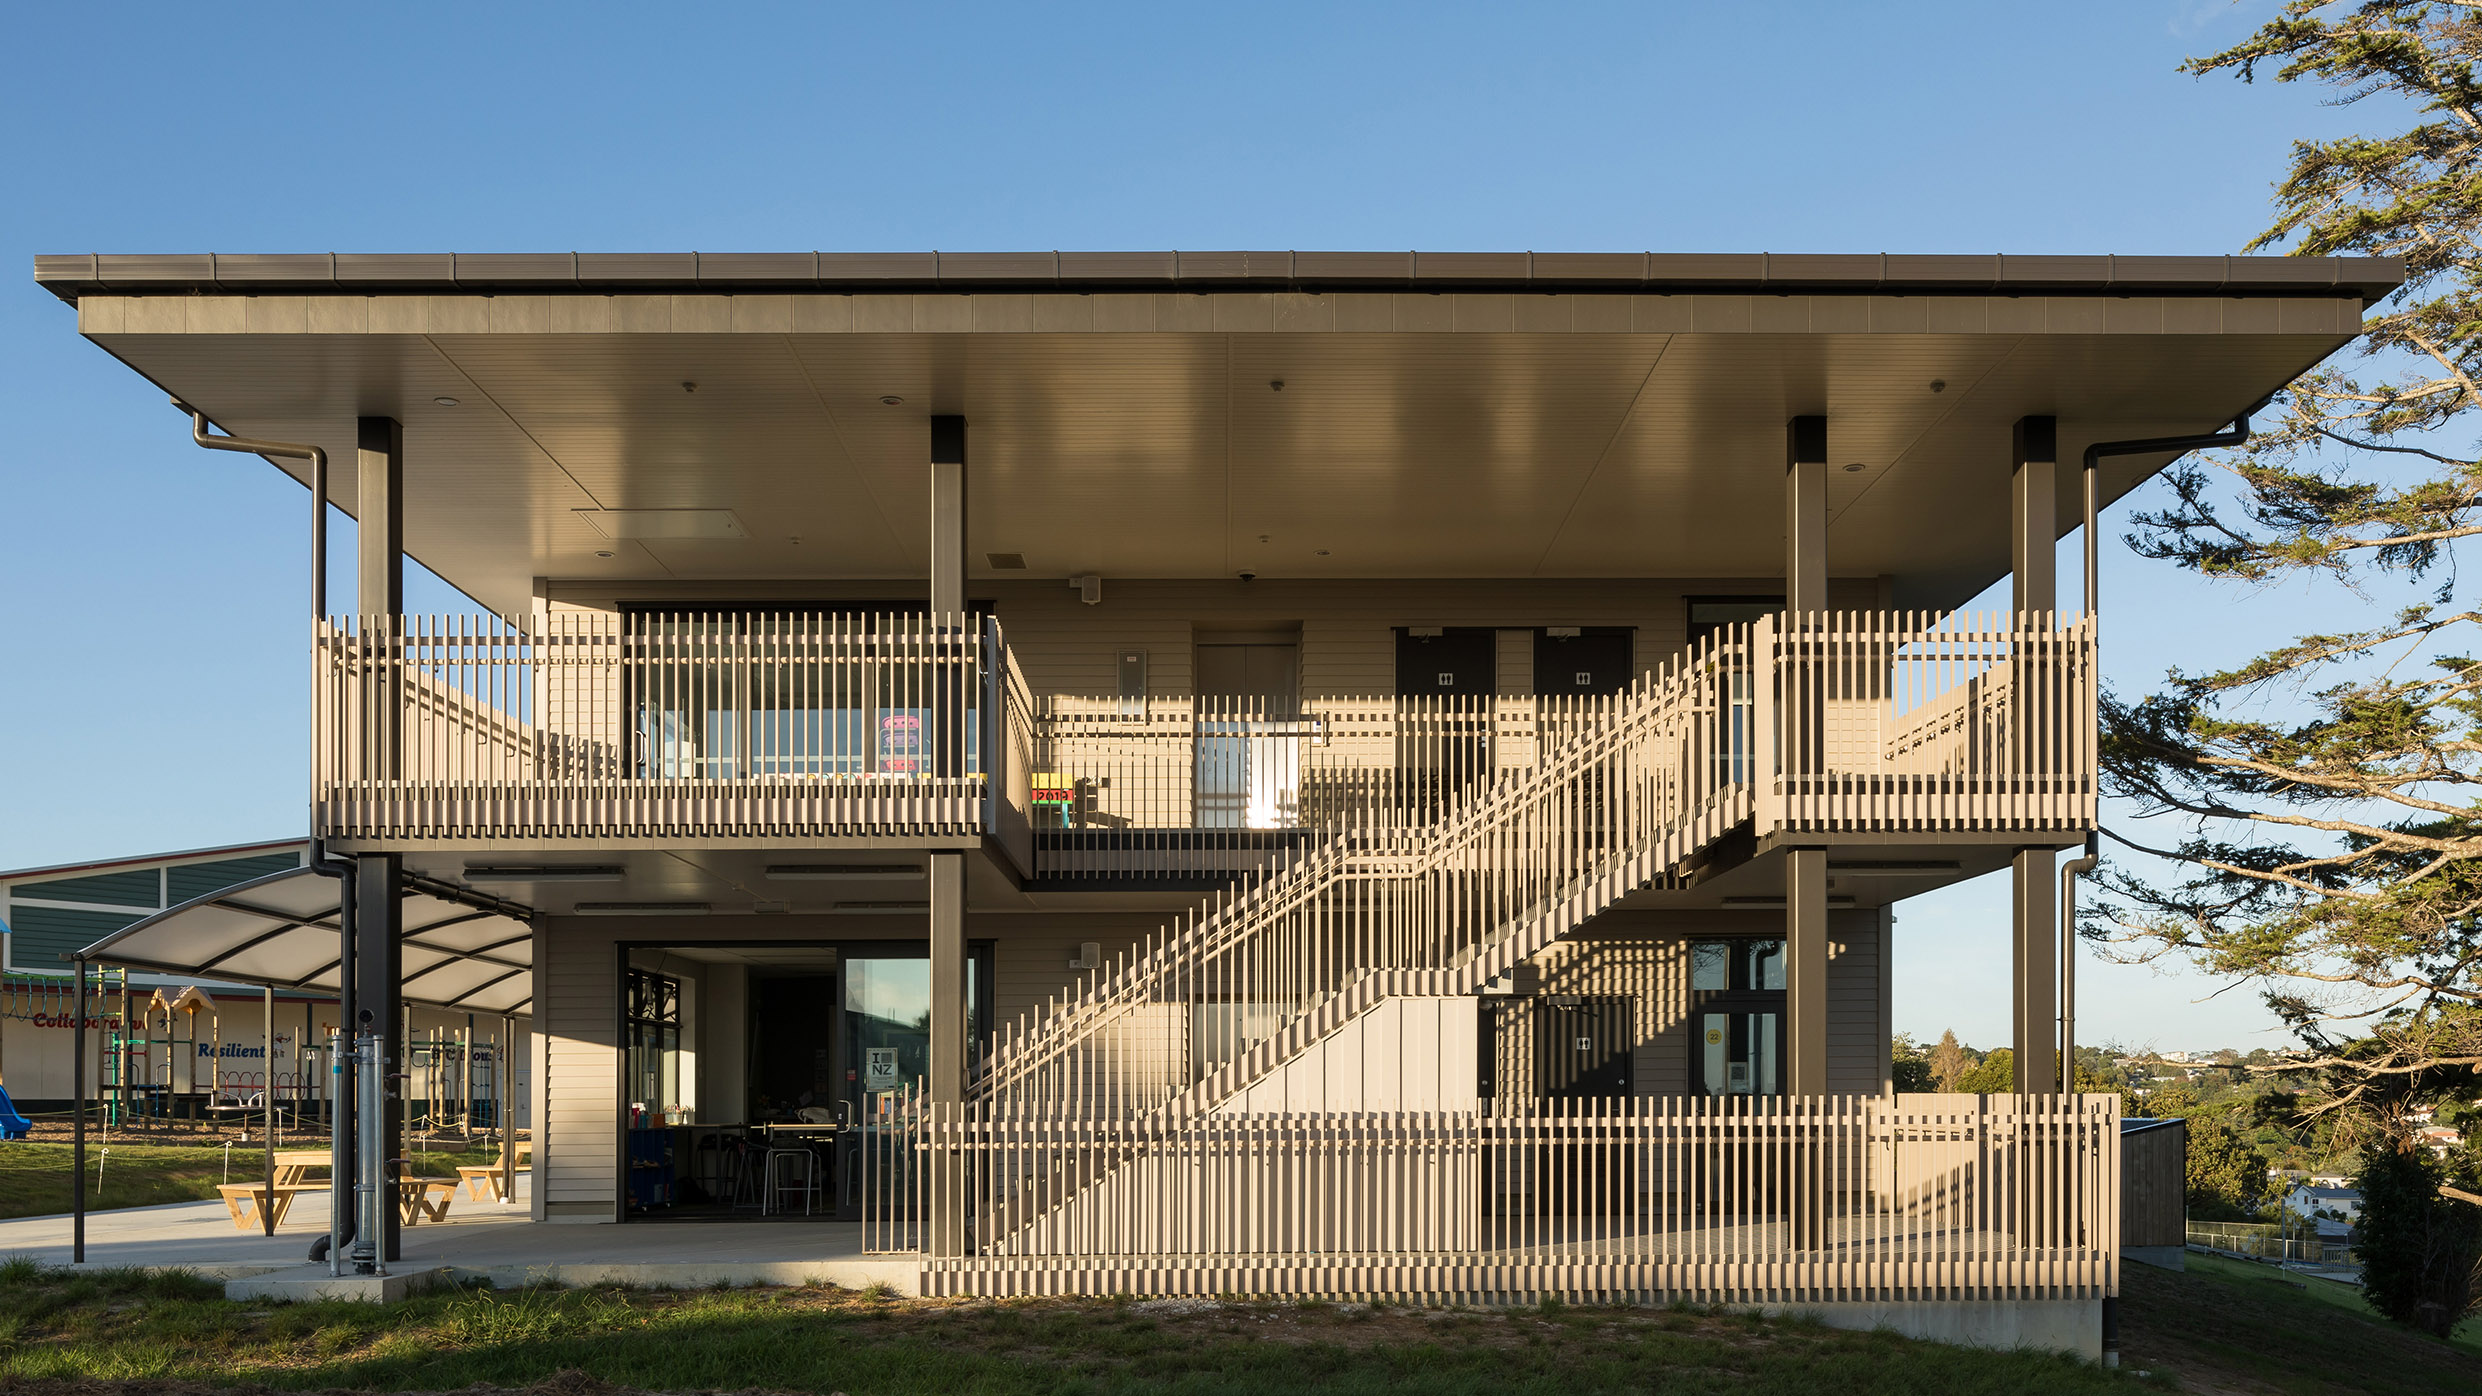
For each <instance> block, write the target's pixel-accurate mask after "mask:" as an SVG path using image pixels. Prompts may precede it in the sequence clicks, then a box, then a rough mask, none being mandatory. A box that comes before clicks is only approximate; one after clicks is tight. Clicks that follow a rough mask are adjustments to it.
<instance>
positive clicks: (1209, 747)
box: [312, 612, 2096, 882]
mask: <svg viewBox="0 0 2482 1396" xmlns="http://www.w3.org/2000/svg"><path fill="white" fill-rule="evenodd" d="M2094 636H2095V631H2094V625H2093V622H2092V620H2091V619H2090V618H2087V619H2074V618H2066V617H2061V616H2057V615H2051V614H2034V615H2013V614H1992V615H1983V616H1975V615H1929V614H1916V613H1903V612H1851V613H1847V612H1826V613H1820V614H1818V615H1815V616H1810V617H1806V618H1792V619H1783V618H1774V617H1770V618H1767V619H1764V620H1761V621H1759V622H1757V623H1755V624H1754V625H1745V626H1743V627H1741V628H1740V630H1739V631H1737V632H1736V634H1735V637H1734V638H1733V640H1732V642H1731V643H1729V644H1727V645H1725V646H1724V647H1723V648H1722V649H1720V650H1719V651H1717V653H1718V654H1719V655H1720V656H1722V657H1721V658H1719V659H1718V660H1717V661H1716V664H1715V672H1714V673H1713V674H1712V675H1711V679H1712V683H1711V685H1710V686H1711V688H1712V692H1711V693H1710V694H1709V696H1708V698H1707V699H1706V701H1705V707H1704V708H1703V709H1702V711H1703V714H1704V715H1703V717H1702V719H1701V721H1702V722H1703V723H1704V726H1705V729H1707V730H1704V731H1702V732H1701V733H1700V734H1699V735H1698V737H1697V740H1696V741H1695V742H1684V743H1681V744H1679V745H1678V746H1677V750H1678V751H1679V752H1681V753H1686V752H1687V751H1689V750H1690V749H1691V748H1692V747H1693V746H1694V747H1695V748H1696V749H1697V750H1699V751H1701V752H1703V753H1706V754H1707V755H1706V756H1703V757H1701V759H1714V760H1718V761H1721V762H1723V763H1725V766H1724V768H1723V770H1722V771H1721V774H1722V776H1723V777H1724V778H1725V779H1726V780H1727V781H1728V782H1731V783H1738V784H1745V785H1747V786H1749V787H1750V789H1751V792H1752V795H1753V798H1754V801H1755V806H1756V832H1757V834H1758V835H1759V836H1760V837H1761V838H1762V839H1764V838H1767V837H1769V836H1772V835H1775V834H1779V833H1797V834H1802V835H1816V836H1824V837H1828V838H1835V837H1842V836H1864V837H1867V836H1888V835H1897V836H1903V835H1913V834H1921V835H1928V836H1935V837H1937V838H1941V839H1949V840H1953V839H1959V838H1973V837H1977V836H1988V837H1990V838H1993V839H2006V838H2009V837H2012V836H2018V835H2023V834H2026V833H2029V832H2036V833H2045V834H2049V833H2057V832H2059V831H2067V830H2077V829H2082V828H2085V827H2088V826H2089V825H2090V824H2091V823H2092V820H2093V814H2094V802H2095V791H2096V783H2095V747H2094V735H2093V733H2094V713H2095V663H2094V658H2095V651H2094ZM317 676H318V683H317V686H316V694H315V698H316V706H315V722H316V730H317V750H316V757H315V761H314V789H313V792H312V800H313V807H314V810H315V816H316V822H317V827H318V829H319V831H320V833H321V834H322V835H323V836H324V837H326V838H327V839H329V840H330V841H332V842H333V843H335V844H336V845H337V846H339V847H341V848H346V849H382V848H390V847H403V848H416V847H460V846H463V847H489V846H493V845H505V846H512V847H515V846H539V847H565V846H574V847H581V848H585V847H601V848H616V849H618V848H631V847H662V846H664V845H666V844H668V843H680V842H683V841H696V842H697V843H699V844H701V845H706V846H729V845H750V846H760V847H819V846H834V845H850V846H854V847H883V848H894V847H943V846H945V847H955V846H961V845H971V844H974V843H978V842H980V841H981V840H983V839H985V838H995V839H998V840H1000V841H1001V843H1002V845H1003V846H1004V847H1005V848H1007V849H1008V850H1009V852H1010V854H1011V856H1012V857H1014V858H1015V859H1016V861H1017V862H1018V865H1019V867H1020V869H1021V871H1022V872H1024V873H1025V874H1026V875H1027V876H1029V877H1031V878H1036V879H1040V880H1046V881H1049V880H1064V881H1071V882H1074V881H1095V882H1111V881H1120V880H1128V879H1131V878H1153V879H1158V880H1160V879H1163V878H1166V877H1172V878H1194V879H1204V880H1212V879H1215V878H1219V877H1221V878H1229V877H1233V876H1238V875H1241V874H1243V873H1246V872H1249V871H1252V870H1255V869H1258V868H1262V867H1264V866H1266V865H1267V862H1268V860H1269V859H1270V858H1271V857H1273V856H1275V855H1276V854H1277V853H1278V852H1280V851H1282V850H1284V849H1287V848H1292V847H1297V846H1299V842H1300V840H1302V839H1304V838H1312V837H1319V836H1324V835H1325V834H1328V833H1331V832H1334V831H1338V830H1366V829H1384V828H1408V827H1419V826H1424V825H1427V824H1429V823H1431V822H1433V821H1434V820H1436V819H1437V818H1439V817H1441V815H1442V814H1443V812H1445V811H1446V810H1447V809H1449V808H1451V807H1453V806H1455V805H1457V804H1458V803H1459V802H1461V801H1464V800H1468V799H1471V798H1473V797H1475V796H1477V795H1478V794H1479V793H1481V792H1483V791H1486V790H1488V789H1490V788H1493V787H1494V786H1497V785H1501V784H1505V783H1506V782H1509V781H1513V780H1522V779H1524V778H1526V776H1527V774H1528V773H1529V772H1531V771H1533V770H1536V769H1538V768H1541V767H1543V766H1544V765H1545V764H1546V763H1549V762H1551V761H1552V760H1553V759H1554V758H1555V757H1556V755H1557V754H1558V753H1559V752H1560V751H1562V750H1564V749H1566V748H1567V747H1568V746H1569V745H1571V744H1573V743H1575V742H1577V741H1579V740H1581V739H1583V738H1584V737H1586V736H1588V735H1590V734H1592V733H1595V732H1598V731H1602V730H1606V729H1608V728H1609V727H1610V726H1611V725H1612V724H1615V723H1623V722H1626V721H1629V720H1631V716H1632V714H1633V713H1634V712H1635V709H1634V708H1633V707H1632V706H1631V705H1632V703H1633V702H1635V701H1637V700H1636V698H1635V697H1634V696H1633V695H1634V692H1635V691H1634V690H1632V691H1630V692H1624V693H1620V694H1615V695H1612V696H1610V697H1606V698H1590V699H1573V698H1532V697H1499V698H1480V699H1413V698H1399V697H1395V696H1382V697H1352V696H1312V697H1308V698H1305V699H1304V700H1302V701H1300V702H1299V703H1296V704H1291V705H1288V706H1286V707H1285V708H1284V709H1282V710H1278V709H1276V708H1274V707H1273V706H1271V705H1267V704H1253V703H1245V702H1239V701H1235V700H1229V699H1215V698H1164V697H1154V698H1149V699H1146V700H1143V701H1140V702H1136V703H1135V704H1134V705H1133V704H1132V703H1131V702H1130V701H1129V700H1123V699H1107V698H1092V697H1085V696H1080V695H1077V694H1064V693H1044V694H1040V695H1037V694H1034V693H1032V692H1030V691H1029V690H1028V688H1027V686H1026V683H1025V680H1024V678H1023V675H1022V673H1021V671H1020V669H1019V667H1018V662H1017V657H1016V656H1015V655H1014V654H1013V653H1012V652H1011V651H1010V649H1009V647H1008V644H1007V641H1006V638H1005V636H1004V635H1003V633H1002V631H1001V629H1000V627H999V625H998V624H997V623H996V622H992V621H987V620H986V621H975V620H971V619H969V618H967V617H963V616H952V617H933V616H923V615H886V616H850V615H787V616H754V617H730V616H718V617H705V618H690V619H688V620H678V621H672V622H668V623H666V624H665V625H663V626H660V627H649V626H647V625H646V624H645V623H643V622H633V621H631V620H630V619H629V618H627V617H624V616H619V615H611V614H603V613H580V614H561V615H554V616H545V617H534V618H529V619H497V618H481V619H475V618H464V617H361V618H347V619H342V620H338V621H334V622H330V623H328V624H326V625H324V626H323V627H322V628H321V630H320V633H319V661H318V666H317ZM1681 759H1686V757H1685V756H1683V757H1682V758H1681Z"/></svg>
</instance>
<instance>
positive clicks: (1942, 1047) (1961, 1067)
mask: <svg viewBox="0 0 2482 1396" xmlns="http://www.w3.org/2000/svg"><path fill="white" fill-rule="evenodd" d="M1973 1065H1974V1057H1973V1053H1971V1052H1968V1051H1966V1050H1965V1044H1963V1043H1961V1042H1959V1041H1957V1040H1956V1033H1955V1031H1954V1030H1953V1029H1951V1030H1950V1031H1947V1032H1943V1033H1941V1034H1939V1043H1938V1045H1937V1046H1935V1047H1933V1048H1931V1049H1930V1076H1931V1080H1932V1082H1933V1083H1935V1084H1936V1085H1937V1086H1938V1087H1939V1089H1940V1090H1943V1091H1954V1090H1960V1089H1962V1088H1961V1087H1959V1086H1958V1085H1957V1082H1959V1081H1962V1080H1964V1079H1965V1073H1966V1072H1968V1071H1971V1070H1973Z"/></svg>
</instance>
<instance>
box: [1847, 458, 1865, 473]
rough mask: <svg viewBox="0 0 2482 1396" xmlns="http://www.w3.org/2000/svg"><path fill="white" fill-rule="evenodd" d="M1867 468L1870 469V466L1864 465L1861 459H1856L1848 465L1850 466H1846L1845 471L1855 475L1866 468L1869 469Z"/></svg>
mask: <svg viewBox="0 0 2482 1396" xmlns="http://www.w3.org/2000/svg"><path fill="white" fill-rule="evenodd" d="M1867 469H1869V467H1868V466H1866V465H1863V464H1862V463H1861V462H1860V461H1855V462H1853V463H1852V464H1851V465H1848V466H1846V467H1845V468H1844V473H1845V474H1847V475H1854V474H1859V473H1860V472H1862V471H1864V470H1867Z"/></svg>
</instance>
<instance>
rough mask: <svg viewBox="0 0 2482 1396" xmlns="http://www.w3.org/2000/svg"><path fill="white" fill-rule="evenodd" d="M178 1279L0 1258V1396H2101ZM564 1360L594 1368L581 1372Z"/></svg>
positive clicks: (1853, 1369) (1690, 1350) (1419, 1346)
mask: <svg viewBox="0 0 2482 1396" xmlns="http://www.w3.org/2000/svg"><path fill="white" fill-rule="evenodd" d="M220 1294H221V1290H220V1289H219V1288H218V1287H216V1286H213V1285H207V1284H202V1283H200V1282H198V1281H195V1280H190V1279H186V1278H184V1277H180V1276H158V1277H147V1276H141V1275H135V1274H130V1273H126V1272H122V1273H107V1274H92V1275H81V1276H77V1277H74V1278H71V1277H65V1276H61V1275H59V1274H56V1273H55V1274H48V1275H47V1274H42V1273H39V1272H35V1271H34V1268H33V1267H31V1266H26V1265H23V1264H20V1265H17V1266H15V1267H13V1268H12V1269H8V1270H0V1389H5V1390H7V1391H9V1392H11V1393H12V1396H103V1393H130V1396H135V1393H138V1392H146V1393H150V1396H173V1394H174V1393H179V1392H181V1391H183V1390H184V1389H185V1388H188V1389H193V1390H196V1389H204V1388H206V1387H210V1386H220V1385H238V1384H248V1385H263V1386H265V1387H269V1388H274V1389H279V1390H306V1389H308V1390H316V1389H322V1388H343V1389H355V1390H371V1391H460V1392H464V1393H465V1394H466V1396H475V1393H473V1392H472V1391H470V1390H468V1388H471V1387H473V1386H474V1385H475V1384H477V1383H481V1384H483V1386H484V1389H486V1390H488V1389H491V1388H495V1387H496V1388H503V1389H505V1388H508V1387H527V1386H533V1387H536V1388H537V1389H538V1390H540V1391H542V1392H546V1393H549V1392H559V1393H584V1392H594V1391H603V1390H608V1389H609V1388H607V1387H605V1386H603V1385H602V1384H601V1383H602V1382H613V1383H620V1384H623V1385H625V1386H628V1387H634V1388H640V1389H646V1390H655V1391H712V1390H719V1389H721V1390H745V1389H751V1388H758V1389H764V1390H773V1391H805V1392H831V1391H841V1392H846V1393H849V1396H880V1394H881V1393H904V1392H926V1393H928V1392H940V1393H950V1392H976V1393H990V1394H991V1396H1008V1394H1009V1393H1020V1392H1023V1393H1037V1392H1040V1393H1070V1392H1077V1393H1087V1392H1091V1393H1115V1392H1155V1391H1164V1392H1178V1393H1182V1394H1183V1396H1224V1393H1243V1392H1249V1393H1258V1392H1281V1393H1285V1394H1286V1396H1308V1393H1322V1394H1323V1393H1343V1392H1417V1391H1418V1392H1423V1393H1448V1394H1449V1396H1457V1394H1459V1393H1467V1394H1470V1396H1586V1393H1596V1392H1622V1391H1626V1392H1649V1391H1659V1392H1666V1393H1674V1392H1677V1393H1693V1392H1696V1393H1703V1392H1718V1393H1720V1392H1733V1393H1743V1394H1744V1396H1773V1394H1775V1393H1781V1394H1782V1396H1821V1393H1823V1392H1827V1393H1834V1396H1880V1394H1881V1393H1885V1396H1898V1394H1899V1393H1902V1396H1923V1394H1924V1393H1932V1394H1935V1393H1954V1394H1955V1396H1969V1394H1972V1393H1991V1396H1999V1394H2000V1393H2010V1396H2013V1394H2014V1393H2020V1392H2028V1391H2044V1392H2049V1391H2061V1392H2084V1391H2111V1390H2128V1389H2131V1388H2132V1384H2131V1383H2129V1382H2127V1381H2125V1380H2120V1379H2115V1378H2114V1377H2112V1376H2111V1375H2109V1374H2107V1373H2104V1372H2102V1371H2100V1370H2099V1369H2095V1368H2090V1367H2085V1366H2082V1365H2080V1364H2078V1363H2074V1362H2071V1361H2068V1360H2066V1359H2062V1358H2053V1357H2037V1356H2032V1355H2027V1354H1993V1353H1982V1352H1972V1351H1968V1350H1966V1349H1963V1348H1950V1347H1942V1346H1939V1345H1937V1344H1934V1343H1917V1342H1912V1341H1909V1340H1906V1339H1903V1338H1897V1337H1894V1336H1891V1335H1887V1334H1870V1333H1843V1332H1837V1331H1834V1330H1830V1329H1826V1328H1820V1327H1816V1326H1813V1325H1810V1324H1806V1323H1798V1322H1769V1321H1765V1320H1761V1319H1756V1318H1747V1317H1727V1316H1717V1315H1709V1314H1704V1313H1692V1312H1688V1311H1678V1310H1645V1309H1633V1310H1609V1309H1556V1308H1555V1309H1549V1310H1530V1309H1529V1310H1524V1311H1519V1312H1514V1313H1486V1312H1472V1311H1457V1310H1427V1311H1426V1310H1411V1309H1393V1308H1382V1309H1371V1308H1366V1307H1361V1306H1354V1305H1343V1306H1330V1305H1294V1304H1232V1305H1216V1304H1197V1303H1194V1302H1193V1303H1187V1304H1184V1303H1181V1302H1179V1301H1173V1302H1169V1303H1155V1304H1147V1303H1116V1302H1108V1301H1098V1302H1089V1303H1062V1302H1049V1301H1046V1302H1041V1303H1033V1302H1028V1303H992V1302H989V1301H962V1302H960V1301H891V1300H886V1299H882V1298H874V1297H872V1296H869V1295H864V1294H856V1293H851V1292H847V1291H839V1290H832V1289H824V1288H821V1289H808V1288H802V1289H757V1290H708V1291H695V1292H688V1293H679V1292H648V1291H634V1292H633V1291H622V1290H609V1289H605V1290H565V1291H549V1290H519V1291H510V1292H502V1293H494V1292H491V1291H487V1290H478V1291H471V1292H462V1293H441V1294H433V1295H427V1296H423V1297H420V1298H416V1299H413V1300H410V1301H408V1302H406V1303H403V1304H400V1305H394V1306H390V1307H384V1308H383V1307H380V1306H376V1305H364V1304H341V1303H339V1304H300V1305H271V1306H266V1307H261V1308H245V1307H244V1306H242V1305H238V1304H230V1303H227V1302H225V1301H224V1300H223V1299H222V1298H221V1297H219V1296H220ZM578 1373H590V1374H592V1376H591V1378H586V1377H581V1376H579V1375H577V1374H578Z"/></svg>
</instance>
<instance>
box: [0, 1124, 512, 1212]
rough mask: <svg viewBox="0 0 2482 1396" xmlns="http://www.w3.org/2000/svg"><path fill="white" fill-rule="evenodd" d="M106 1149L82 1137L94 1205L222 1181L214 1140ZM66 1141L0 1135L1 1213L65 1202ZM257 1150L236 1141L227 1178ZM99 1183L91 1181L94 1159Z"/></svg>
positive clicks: (431, 1170)
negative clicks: (7, 1138)
mask: <svg viewBox="0 0 2482 1396" xmlns="http://www.w3.org/2000/svg"><path fill="white" fill-rule="evenodd" d="M111 1149H112V1152H111V1154H110V1155H109V1156H106V1155H105V1154H104V1153H103V1146H102V1145H101V1144H99V1143H97V1142H96V1141H94V1140H91V1139H90V1140H88V1141H87V1145H86V1206H87V1210H89V1211H95V1212H101V1211H106V1210H109V1209H111V1208H114V1207H152V1206H154V1205H156V1204H157V1203H161V1202H195V1201H199V1200H201V1199H205V1198H212V1197H214V1196H215V1195H216V1192H215V1190H216V1185H217V1184H218V1183H222V1182H224V1181H226V1172H225V1167H226V1164H225V1152H224V1147H223V1146H222V1145H220V1144H124V1143H120V1142H118V1141H115V1142H114V1143H113V1144H112V1146H111ZM71 1156H72V1154H71V1149H70V1146H68V1145H66V1144H48V1143H36V1142H33V1141H29V1140H19V1141H17V1142H14V1143H0V1218H6V1217H39V1216H48V1215H50V1214H53V1213H57V1212H66V1211H68V1210H69V1173H70V1170H69V1164H70V1159H71ZM263 1157H264V1156H263V1155H262V1154H261V1153H260V1152H259V1151H258V1150H257V1149H255V1148H244V1147H241V1146H239V1145H236V1146H235V1147H234V1148H233V1151H232V1161H231V1169H232V1171H231V1175H230V1176H231V1181H233V1182H236V1183H242V1182H248V1181H250V1180H252V1179H254V1178H258V1177H261V1176H263V1175H264V1170H265V1168H266V1165H265V1164H264V1163H263V1162H261V1160H262V1158H263ZM498 1161H499V1154H498V1153H497V1151H494V1150H490V1149H483V1150H476V1151H473V1152H469V1153H456V1154H452V1153H443V1152H437V1151H433V1152H430V1153H417V1154H415V1155H414V1167H415V1171H416V1172H419V1173H423V1174H427V1175H431V1176H435V1177H454V1176H456V1172H457V1165H458V1164H461V1163H496V1162H498ZM98 1164H100V1165H101V1172H102V1183H101V1185H100V1187H98V1185H97V1183H96V1174H97V1165H98Z"/></svg>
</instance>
